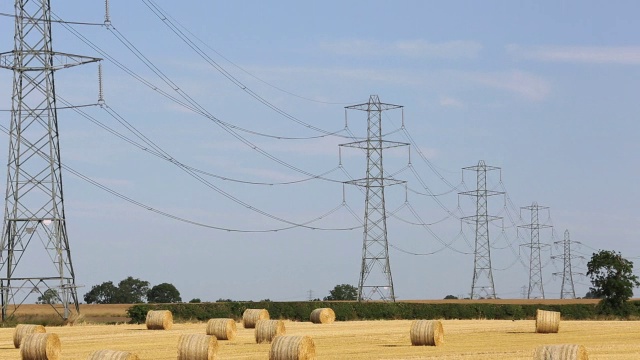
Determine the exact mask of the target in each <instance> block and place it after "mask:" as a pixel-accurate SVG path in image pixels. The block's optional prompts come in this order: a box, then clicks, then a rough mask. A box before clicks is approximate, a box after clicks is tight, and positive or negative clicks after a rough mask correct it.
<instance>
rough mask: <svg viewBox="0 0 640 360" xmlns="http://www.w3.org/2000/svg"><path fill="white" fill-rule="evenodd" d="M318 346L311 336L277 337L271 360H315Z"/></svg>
mask: <svg viewBox="0 0 640 360" xmlns="http://www.w3.org/2000/svg"><path fill="white" fill-rule="evenodd" d="M315 358H316V346H315V344H314V342H313V339H312V338H311V337H309V336H292V335H283V336H276V337H275V338H274V339H273V341H272V342H271V349H270V350H269V360H315Z"/></svg>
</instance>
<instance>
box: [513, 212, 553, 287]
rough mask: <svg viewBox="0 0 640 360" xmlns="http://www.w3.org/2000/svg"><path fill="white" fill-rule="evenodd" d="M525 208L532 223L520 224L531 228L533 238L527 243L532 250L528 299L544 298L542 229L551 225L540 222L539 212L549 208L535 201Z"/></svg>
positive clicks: (522, 226)
mask: <svg viewBox="0 0 640 360" xmlns="http://www.w3.org/2000/svg"><path fill="white" fill-rule="evenodd" d="M521 209H523V210H528V211H530V212H531V223H530V224H527V225H520V226H519V227H521V228H526V229H529V230H530V234H531V239H530V242H529V244H527V245H525V246H527V247H528V248H529V250H530V257H529V290H528V291H527V299H531V298H533V299H544V298H545V297H544V284H543V282H542V258H541V256H540V252H541V248H542V244H541V243H540V229H542V228H550V227H551V225H544V224H540V221H539V212H540V210H543V209H549V208H548V207H546V206H539V205H538V204H537V203H536V202H535V201H534V202H533V203H532V204H531V206H526V207H522V208H521Z"/></svg>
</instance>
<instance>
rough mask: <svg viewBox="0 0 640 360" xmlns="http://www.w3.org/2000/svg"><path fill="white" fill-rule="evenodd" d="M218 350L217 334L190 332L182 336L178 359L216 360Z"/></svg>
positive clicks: (179, 342)
mask: <svg viewBox="0 0 640 360" xmlns="http://www.w3.org/2000/svg"><path fill="white" fill-rule="evenodd" d="M217 352H218V340H217V339H216V337H215V336H211V335H202V334H189V335H182V336H180V341H178V360H214V359H215V358H216V353H217Z"/></svg>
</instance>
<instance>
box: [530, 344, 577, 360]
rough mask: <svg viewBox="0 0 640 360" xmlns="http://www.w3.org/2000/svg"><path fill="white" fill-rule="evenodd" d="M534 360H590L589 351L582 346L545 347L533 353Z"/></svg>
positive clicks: (540, 347) (538, 348)
mask: <svg viewBox="0 0 640 360" xmlns="http://www.w3.org/2000/svg"><path fill="white" fill-rule="evenodd" d="M533 359H534V360H588V359H589V355H588V354H587V349H585V348H584V346H582V345H573V344H563V345H543V346H539V347H537V348H536V350H535V351H534V353H533Z"/></svg>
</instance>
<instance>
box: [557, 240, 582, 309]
mask: <svg viewBox="0 0 640 360" xmlns="http://www.w3.org/2000/svg"><path fill="white" fill-rule="evenodd" d="M571 243H574V244H579V242H577V241H571V238H570V236H569V230H565V231H564V240H562V241H556V242H555V243H554V244H556V245H559V244H562V247H563V250H564V251H563V253H562V255H559V256H552V258H553V259H556V258H560V259H562V263H563V267H562V287H561V288H560V299H575V298H576V290H575V288H574V286H573V271H572V270H571V260H572V259H576V258H582V257H581V256H575V255H571ZM553 275H560V273H558V272H557V273H553Z"/></svg>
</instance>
